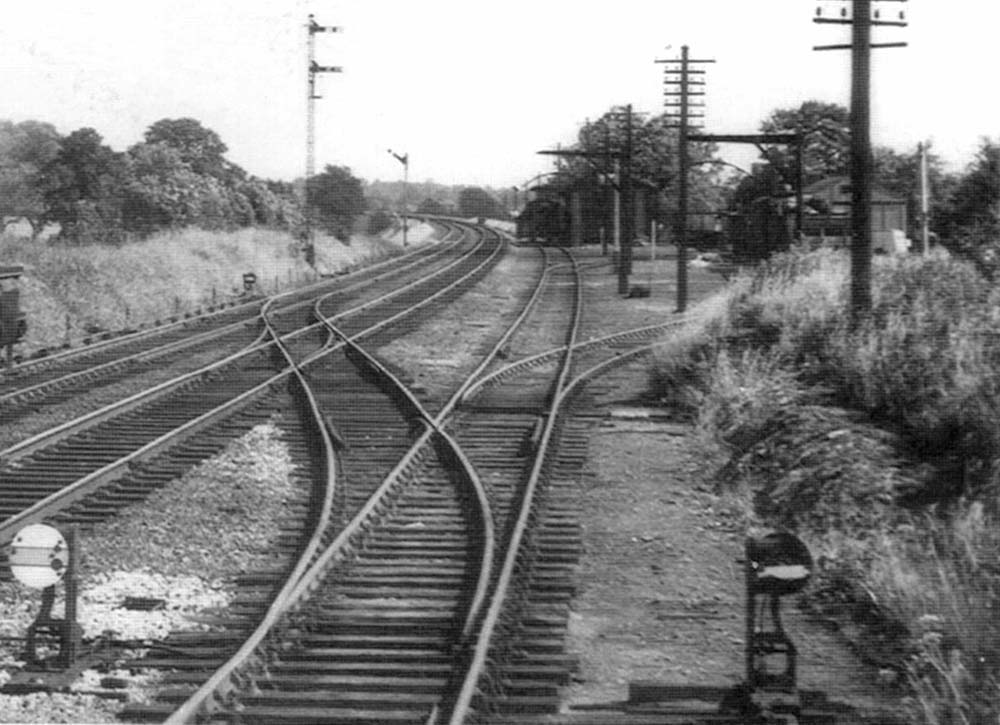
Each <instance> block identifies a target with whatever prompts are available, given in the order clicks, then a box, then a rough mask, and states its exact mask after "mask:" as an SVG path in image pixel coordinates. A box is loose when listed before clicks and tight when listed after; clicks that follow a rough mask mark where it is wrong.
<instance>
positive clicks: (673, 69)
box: [655, 45, 715, 312]
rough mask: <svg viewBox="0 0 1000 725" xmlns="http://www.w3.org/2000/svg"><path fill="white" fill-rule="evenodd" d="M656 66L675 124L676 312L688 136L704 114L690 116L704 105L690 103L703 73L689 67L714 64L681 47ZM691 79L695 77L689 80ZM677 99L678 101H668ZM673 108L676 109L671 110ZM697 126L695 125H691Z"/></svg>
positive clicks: (681, 304) (680, 303)
mask: <svg viewBox="0 0 1000 725" xmlns="http://www.w3.org/2000/svg"><path fill="white" fill-rule="evenodd" d="M655 62H657V63H665V64H667V65H666V66H665V67H664V69H663V70H664V79H663V84H664V86H665V87H666V88H667V90H665V91H664V92H663V96H664V98H665V99H668V100H665V101H664V103H663V106H664V108H666V109H667V112H666V113H665V114H664V115H665V116H666V117H667V118H670V119H673V120H675V121H676V124H675V125H672V126H670V127H671V128H676V129H678V133H677V177H678V179H677V187H678V190H677V196H678V198H677V220H676V228H675V237H676V240H677V311H678V312H684V310H685V309H687V298H688V284H687V220H688V169H689V168H690V164H691V162H690V159H689V158H688V133H689V131H690V129H691V128H692V124H691V119H697V118H704V117H705V114H704V112H695V113H692V111H691V109H692V108H702V107H704V103H701V104H692V103H691V97H693V96H704V95H705V91H704V90H694V91H692V90H691V88H698V87H704V85H705V80H704V78H699V76H704V74H705V71H704V70H699V69H693V68H691V65H692V64H701V63H714V62H715V61H714V60H712V59H699V60H694V59H692V58H691V57H689V55H688V46H686V45H685V46H682V47H681V57H680V58H677V59H674V60H657V61H655ZM691 76H696V78H694V79H692V78H691ZM671 99H679V100H671ZM675 109H676V110H675ZM695 127H697V126H695Z"/></svg>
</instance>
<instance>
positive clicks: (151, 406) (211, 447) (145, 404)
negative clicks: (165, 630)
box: [0, 242, 496, 541]
mask: <svg viewBox="0 0 1000 725" xmlns="http://www.w3.org/2000/svg"><path fill="white" fill-rule="evenodd" d="M483 246H484V245H483V243H482V242H478V243H476V244H474V245H473V246H472V248H473V249H474V250H476V249H481V248H482V247H483ZM487 246H490V245H487ZM492 246H494V247H495V246H496V245H495V244H494V245H492ZM472 256H473V257H474V258H475V259H477V260H479V263H482V260H481V258H480V257H479V256H478V255H477V254H476V253H475V252H473V253H472ZM462 259H463V257H460V258H459V261H458V262H455V261H452V262H451V263H450V264H448V265H445V266H444V267H443V268H442V270H439V271H438V273H436V275H431V274H429V273H428V272H427V267H426V265H423V266H421V267H420V269H419V270H418V276H419V286H420V287H422V288H426V287H427V286H428V285H432V284H438V285H445V286H446V285H447V284H448V283H450V282H451V281H452V280H451V278H450V277H449V275H452V274H454V271H455V269H456V267H460V268H461V267H463V265H467V264H469V262H468V261H462ZM474 263H475V262H474ZM397 279H398V277H396V276H394V277H393V283H395V281H396V280H397ZM435 280H437V281H436V282H435ZM404 289H406V288H405V287H404ZM334 294H336V293H334ZM398 294H399V293H398V292H397V291H389V292H385V291H384V290H383V292H382V294H381V297H372V294H371V292H368V293H367V295H366V297H365V299H364V300H362V301H361V302H360V304H357V305H356V309H357V310H364V311H365V314H367V315H378V314H379V313H378V309H379V305H380V304H388V305H389V306H390V308H391V307H392V304H393V302H392V301H393V299H394V298H395V297H396V296H397V295H398ZM331 298H333V295H328V299H331ZM353 311H354V310H350V309H349V310H345V311H343V312H342V313H341V314H342V315H343V316H344V317H349V316H350V314H352V312H353ZM394 312H395V310H394ZM287 336H288V337H305V336H306V333H303V332H298V331H297V332H293V333H289V334H288V335H287ZM275 349H276V348H275V346H274V344H273V343H269V342H267V341H265V340H263V339H262V340H261V341H260V343H259V344H257V345H255V346H253V347H252V348H250V349H249V350H248V351H246V352H244V353H241V354H239V355H236V356H231V357H230V358H229V359H227V360H224V361H222V362H220V363H216V364H214V365H212V366H209V367H208V368H205V369H203V370H200V371H197V372H195V373H192V374H188V375H185V376H182V377H181V378H178V379H175V380H173V381H170V382H168V383H166V384H163V385H160V386H158V387H157V388H155V389H153V390H152V391H148V392H146V393H144V394H140V395H137V396H133V397H132V398H129V399H126V400H125V401H121V402H120V403H117V404H114V405H112V406H109V407H107V408H104V409H101V410H98V411H94V412H92V413H91V414H89V415H87V416H84V417H83V418H81V419H78V420H76V421H72V422H70V423H68V424H64V425H62V426H58V427H57V428H55V429H52V430H50V431H47V432H46V433H44V434H42V435H39V436H35V437H33V438H31V439H28V440H26V441H22V442H21V443H19V444H17V445H15V446H12V447H10V448H7V449H6V450H4V451H0V488H2V490H3V493H4V505H5V508H3V509H0V516H2V517H3V518H2V520H0V541H4V540H9V538H10V536H11V534H12V532H13V531H14V530H16V529H17V528H20V526H23V525H24V524H26V523H30V522H34V521H40V520H42V519H45V518H48V517H52V516H54V515H56V514H57V513H58V512H61V511H65V510H66V509H67V508H68V507H69V506H76V507H77V508H75V509H74V511H77V510H78V509H79V506H80V505H81V502H82V501H85V500H87V499H91V497H92V496H93V495H94V494H95V493H97V492H99V491H101V490H102V489H103V490H105V491H106V492H105V493H104V494H102V495H101V496H100V497H99V498H98V499H92V500H89V501H88V503H87V504H86V506H85V507H84V508H86V507H87V506H91V505H92V504H93V505H94V507H95V508H93V509H91V510H100V511H102V512H107V511H108V510H109V509H110V508H113V505H112V504H111V503H110V501H111V500H120V501H121V502H122V504H124V503H127V502H129V501H131V500H134V497H135V496H136V495H141V491H142V490H143V485H145V484H138V483H136V476H132V475H131V473H132V472H134V471H137V470H140V469H143V468H149V467H152V468H157V467H159V468H163V467H164V465H165V464H163V462H162V461H157V463H156V464H153V463H152V461H154V460H156V459H157V457H160V456H162V455H164V454H166V453H167V452H168V451H170V450H172V449H174V448H175V447H177V446H178V444H180V443H182V442H185V441H186V443H185V447H184V448H182V449H178V452H177V455H176V456H175V460H181V461H183V462H185V463H187V464H188V465H190V463H191V462H192V461H194V460H195V459H197V457H198V455H201V457H204V456H205V455H209V454H210V453H212V452H214V451H215V450H217V449H218V444H217V443H216V441H217V440H219V439H221V438H220V437H219V436H214V435H212V436H208V439H207V440H206V431H208V430H211V429H213V427H217V426H220V425H222V423H223V421H224V420H226V419H227V418H229V417H231V416H232V415H233V414H234V413H235V412H236V411H237V410H240V409H244V408H248V407H253V406H256V408H258V409H259V410H262V411H266V410H267V409H268V406H269V405H272V402H269V401H273V399H274V396H275V395H276V394H277V393H278V392H279V391H278V390H276V387H278V386H280V385H281V384H283V381H285V380H286V379H287V378H288V376H289V374H290V369H291V368H285V369H284V370H281V371H276V370H275V367H274V364H273V360H272V359H271V358H272V356H273V355H275ZM281 364H282V363H281V362H280V361H279V366H280V365H281ZM256 417H259V416H255V415H250V419H254V418H256ZM218 429H219V430H225V429H226V426H223V427H222V428H218ZM230 429H231V426H230ZM165 467H166V468H167V469H170V470H174V469H175V468H176V466H174V465H166V466H165ZM140 478H141V476H140ZM161 478H162V476H152V477H149V478H148V484H149V485H151V484H152V483H153V481H154V480H159V479H161ZM144 480H146V479H144ZM112 483H115V485H116V489H122V490H128V491H130V492H131V493H130V494H129V495H128V496H122V497H120V499H119V497H118V496H117V494H115V493H114V491H115V489H110V488H108V486H109V485H110V484H112ZM147 490H148V489H147ZM98 502H99V503H98ZM95 515H97V514H95ZM87 518H90V517H89V515H88V516H87Z"/></svg>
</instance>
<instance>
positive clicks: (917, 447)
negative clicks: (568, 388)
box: [653, 250, 1000, 724]
mask: <svg viewBox="0 0 1000 725" xmlns="http://www.w3.org/2000/svg"><path fill="white" fill-rule="evenodd" d="M848 279H849V266H848V260H847V258H846V256H844V255H841V254H839V253H837V252H833V251H829V250H818V251H815V252H811V253H792V254H788V255H783V256H781V257H778V258H775V259H774V260H773V261H771V262H770V263H768V264H767V265H764V266H762V267H760V268H759V269H757V270H755V271H753V272H752V273H750V274H747V275H746V276H743V277H741V278H739V279H738V280H736V282H735V283H734V285H733V287H732V289H731V290H730V291H729V293H728V295H727V297H726V312H725V314H724V315H723V316H722V317H721V318H716V319H713V320H712V321H711V323H710V324H709V325H706V326H705V327H704V328H703V330H702V333H703V334H702V335H700V336H698V335H689V337H688V342H687V344H686V345H684V347H683V349H681V350H677V349H675V350H674V351H672V352H671V353H670V354H669V355H668V356H664V358H663V359H661V360H660V361H659V363H658V366H657V369H656V370H655V371H654V373H653V381H654V384H659V385H662V386H664V388H666V387H667V386H669V385H674V384H681V385H685V386H687V387H688V388H690V390H688V391H687V392H685V393H676V392H674V393H672V394H670V395H671V396H672V398H673V399H674V400H680V401H687V402H688V403H689V404H690V409H691V411H692V413H693V415H695V416H696V419H697V423H698V429H699V431H700V433H701V438H702V439H703V441H709V445H707V448H708V449H709V450H710V452H711V453H712V454H713V455H714V456H715V464H716V466H717V469H718V471H719V476H720V478H722V479H724V480H726V481H727V482H731V483H732V484H733V485H734V486H735V487H736V488H738V489H739V490H744V491H745V490H747V489H749V490H750V491H752V495H753V501H754V515H755V516H759V517H762V518H764V519H765V520H766V521H768V522H769V523H771V524H775V525H781V526H786V527H789V528H794V529H797V530H799V531H800V533H801V534H802V535H803V536H804V537H805V538H806V539H807V541H808V542H809V543H810V545H811V547H812V548H813V550H814V553H817V554H818V556H817V559H818V561H819V562H820V564H821V567H822V569H823V573H824V575H825V579H824V585H825V586H826V587H827V588H829V587H831V586H833V587H839V588H841V589H845V590H847V591H846V592H843V591H842V592H841V594H845V595H846V596H849V597H852V598H853V599H854V600H855V602H856V603H858V602H861V601H863V602H864V604H865V606H866V607H867V608H868V609H872V608H874V610H875V611H877V616H878V618H879V620H880V623H881V624H882V627H883V631H890V630H892V628H893V627H894V626H895V627H898V629H897V630H895V631H897V632H898V633H899V634H900V635H901V641H900V642H897V643H896V645H897V646H901V647H904V648H906V649H907V651H908V652H910V656H909V658H908V659H907V661H906V662H905V664H904V663H903V662H900V663H899V666H900V668H901V670H903V671H904V672H905V674H906V678H905V679H906V681H907V682H908V683H909V686H910V698H909V700H908V703H909V706H910V710H911V712H910V714H911V716H912V718H913V720H914V721H915V722H925V723H934V724H937V723H966V722H967V723H979V722H991V723H996V722H997V718H998V716H1000V688H998V685H997V678H998V677H1000V533H998V532H1000V527H998V523H1000V517H998V506H997V504H998V500H1000V483H998V470H1000V465H998V464H1000V304H998V303H1000V293H998V292H997V291H996V290H994V289H993V288H992V285H990V284H989V283H988V282H987V281H986V280H985V279H984V278H983V277H981V276H980V275H979V274H978V272H977V271H976V270H975V269H974V268H973V267H971V266H970V265H968V264H966V263H964V262H958V261H955V260H952V259H948V258H946V257H943V256H942V257H933V258H882V259H879V260H878V262H877V264H876V265H875V268H874V274H873V310H872V315H871V317H870V319H869V320H868V321H867V322H866V323H865V324H864V325H862V326H860V327H858V328H854V327H852V326H851V324H850V322H849V320H848V317H847V315H846V310H847V299H848ZM662 395H664V397H667V396H668V394H667V393H666V391H665V390H664V391H663V392H662ZM929 623H932V624H933V626H932V627H931V628H929ZM890 625H891V626H890Z"/></svg>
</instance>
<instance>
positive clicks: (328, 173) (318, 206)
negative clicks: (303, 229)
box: [307, 165, 367, 240]
mask: <svg viewBox="0 0 1000 725" xmlns="http://www.w3.org/2000/svg"><path fill="white" fill-rule="evenodd" d="M307 198H308V201H309V211H310V213H311V214H312V215H313V217H314V218H315V219H317V220H318V221H319V223H320V225H321V226H323V227H325V228H326V229H328V230H330V231H331V232H332V233H333V234H335V235H336V236H337V238H338V239H341V240H347V239H349V238H350V233H351V226H352V224H353V222H354V219H355V218H356V217H357V216H358V215H359V214H362V213H364V211H365V209H366V207H367V204H366V202H365V197H364V193H363V191H362V186H361V180H360V179H358V178H356V177H355V176H353V175H352V174H351V170H350V169H349V168H347V167H346V166H331V165H327V166H326V168H325V169H323V172H322V173H320V174H316V175H315V176H313V177H312V178H310V179H309V184H308V187H307Z"/></svg>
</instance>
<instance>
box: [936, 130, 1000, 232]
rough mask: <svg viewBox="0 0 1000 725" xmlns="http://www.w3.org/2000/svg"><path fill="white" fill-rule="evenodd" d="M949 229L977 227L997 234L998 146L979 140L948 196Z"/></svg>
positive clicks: (999, 212)
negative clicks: (976, 149) (973, 157)
mask: <svg viewBox="0 0 1000 725" xmlns="http://www.w3.org/2000/svg"><path fill="white" fill-rule="evenodd" d="M950 206H951V209H950V210H949V212H948V220H947V224H948V227H949V228H950V229H957V228H960V227H979V228H982V229H990V230H993V231H994V232H1000V143H998V142H996V141H993V140H991V139H989V138H984V139H982V140H981V142H980V145H979V150H978V151H977V152H976V157H975V159H974V160H973V161H972V163H971V164H970V165H969V168H968V170H967V171H966V173H965V175H964V176H962V177H961V178H960V179H959V181H958V184H957V186H956V188H955V190H954V193H953V194H952V198H951V204H950Z"/></svg>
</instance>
